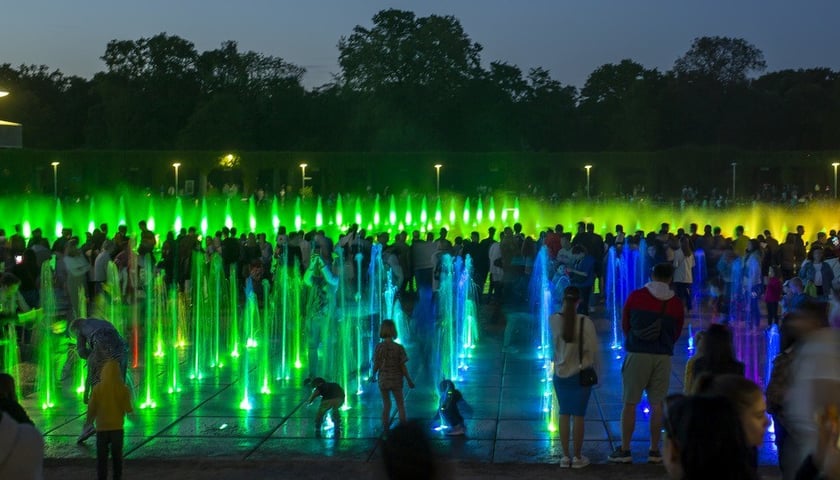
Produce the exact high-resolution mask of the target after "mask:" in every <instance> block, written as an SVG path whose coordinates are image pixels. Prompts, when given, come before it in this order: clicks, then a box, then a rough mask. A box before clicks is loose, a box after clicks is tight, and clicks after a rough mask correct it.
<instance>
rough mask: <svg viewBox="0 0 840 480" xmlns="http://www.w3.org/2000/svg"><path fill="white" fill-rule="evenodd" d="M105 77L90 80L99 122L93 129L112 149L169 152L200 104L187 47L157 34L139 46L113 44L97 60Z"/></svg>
mask: <svg viewBox="0 0 840 480" xmlns="http://www.w3.org/2000/svg"><path fill="white" fill-rule="evenodd" d="M102 60H103V61H104V62H105V66H106V67H107V71H106V72H104V73H100V74H97V75H96V76H94V85H95V91H96V92H97V93H98V95H99V104H98V105H95V106H94V112H95V113H96V114H97V115H102V116H103V117H104V119H105V120H104V122H102V123H101V124H100V127H99V128H97V129H96V131H98V133H99V134H102V133H104V134H105V135H106V137H105V138H106V140H104V142H103V141H102V140H101V139H98V138H95V137H91V138H90V141H91V143H94V144H97V143H105V144H106V145H108V146H111V147H131V148H139V147H145V148H172V147H174V146H175V144H176V139H177V137H178V133H179V132H180V131H181V130H182V129H183V128H184V127H185V126H186V124H187V121H188V119H189V118H190V116H191V115H192V114H193V112H194V111H195V108H196V105H197V102H198V98H199V82H198V76H197V68H196V63H197V61H198V52H197V51H196V49H195V45H193V43H192V42H190V41H188V40H185V39H183V38H180V37H178V36H174V35H167V34H166V33H160V34H158V35H155V36H153V37H150V38H140V39H139V40H112V41H110V42H108V45H107V47H106V48H105V53H104V54H103V55H102Z"/></svg>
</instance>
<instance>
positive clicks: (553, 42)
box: [0, 0, 840, 87]
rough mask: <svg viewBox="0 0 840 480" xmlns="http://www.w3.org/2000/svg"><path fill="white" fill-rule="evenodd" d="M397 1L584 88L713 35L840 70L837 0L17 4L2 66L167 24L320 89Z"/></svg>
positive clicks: (74, 68) (790, 60)
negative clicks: (614, 68)
mask: <svg viewBox="0 0 840 480" xmlns="http://www.w3.org/2000/svg"><path fill="white" fill-rule="evenodd" d="M385 8H399V9H404V10H411V11H413V12H415V13H416V14H418V15H419V16H425V15H429V14H441V15H454V16H455V17H456V18H458V19H459V20H460V21H461V23H462V24H463V26H464V29H465V30H466V32H467V34H468V35H469V36H470V38H471V39H472V40H473V41H477V42H478V43H480V44H482V45H483V46H484V51H483V52H482V54H481V57H482V61H483V62H484V63H485V64H489V63H490V62H491V61H494V60H499V61H506V62H508V63H511V64H515V65H518V66H519V67H520V68H522V70H523V71H524V72H527V70H528V69H529V68H531V67H535V66H542V67H544V68H547V69H549V70H550V71H551V74H552V76H553V77H554V78H556V79H558V80H560V81H561V82H563V83H565V84H572V85H576V86H578V87H580V86H582V85H583V83H584V82H585V81H586V78H587V76H588V75H589V73H590V72H592V70H594V69H595V68H597V67H598V66H599V65H602V64H604V63H613V62H618V61H620V60H621V59H624V58H630V59H633V60H635V61H637V62H639V63H641V64H643V65H644V66H645V67H648V68H654V67H655V68H658V69H660V70H662V71H665V70H668V69H670V68H671V66H672V65H673V62H674V60H675V59H676V58H677V57H679V56H681V55H682V54H683V53H685V52H686V50H688V48H689V46H690V45H691V42H692V40H693V39H694V38H695V37H698V36H705V35H722V36H731V37H741V38H745V39H746V40H747V41H749V42H751V43H753V44H754V45H755V46H757V47H758V48H760V49H761V50H762V51H763V52H764V55H765V59H766V60H767V67H768V71H773V70H780V69H785V68H809V67H830V68H832V69H834V70H840V50H838V46H839V45H840V28H838V26H837V24H838V21H840V2H838V1H836V0H814V1H811V0H809V1H807V2H791V1H781V0H761V1H758V0H743V1H742V0H738V1H732V0H703V1H698V2H683V1H674V0H609V1H607V0H603V1H597V0H577V1H566V0H519V1H516V0H424V1H419V0H414V1H393V0H392V1H377V0H312V1H302V0H294V1H285V0H243V1H241V2H236V1H231V0H224V1H221V0H166V1H164V0H144V1H135V2H128V1H125V0H84V1H81V2H70V1H67V0H28V1H16V2H11V1H10V2H4V5H3V7H2V13H0V63H11V64H12V65H15V66H17V65H19V64H21V63H27V64H29V63H34V64H45V65H48V66H49V67H51V68H58V69H60V70H61V71H62V72H64V73H65V74H71V75H79V76H82V77H86V78H90V77H91V76H92V75H93V74H94V73H95V72H97V71H102V70H104V64H103V63H102V61H101V60H100V59H99V57H100V56H101V55H102V53H103V52H104V50H105V45H106V44H107V42H108V41H109V40H112V39H122V40H136V39H138V38H140V37H148V36H152V35H155V34H157V33H160V32H167V33H168V34H172V35H178V36H180V37H183V38H185V39H187V40H190V41H192V42H194V43H195V45H196V48H197V49H198V51H199V52H201V51H204V50H210V49H214V48H217V47H218V46H219V45H220V44H221V42H223V41H225V40H235V41H237V42H238V43H239V48H240V51H246V50H254V51H257V52H260V53H264V54H267V55H274V56H278V57H282V58H283V59H285V60H287V61H290V62H292V63H295V64H297V65H300V66H303V67H305V68H306V69H307V74H306V76H305V78H304V84H305V85H306V86H307V87H314V86H318V85H321V84H324V83H326V82H329V81H330V79H331V74H332V73H338V71H339V69H338V63H337V62H338V49H337V47H336V45H337V43H338V40H339V38H340V37H341V36H342V35H345V36H346V35H349V34H350V33H351V31H352V29H353V27H354V26H355V25H357V24H360V25H363V26H370V25H371V17H373V15H374V14H375V13H376V12H377V11H379V10H382V9H385Z"/></svg>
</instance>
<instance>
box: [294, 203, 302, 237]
mask: <svg viewBox="0 0 840 480" xmlns="http://www.w3.org/2000/svg"><path fill="white" fill-rule="evenodd" d="M302 226H303V216H302V215H301V213H300V197H298V198H297V199H296V200H295V230H298V231H300V227H302Z"/></svg>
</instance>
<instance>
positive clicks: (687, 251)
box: [672, 236, 694, 312]
mask: <svg viewBox="0 0 840 480" xmlns="http://www.w3.org/2000/svg"><path fill="white" fill-rule="evenodd" d="M676 242H677V243H678V245H673V246H672V250H673V251H674V293H676V294H677V297H678V298H679V299H680V300H682V301H683V303H684V304H685V308H686V311H688V312H691V284H692V283H694V252H692V251H691V242H690V241H689V239H688V237H687V236H682V237H680V239H679V240H678V241H676Z"/></svg>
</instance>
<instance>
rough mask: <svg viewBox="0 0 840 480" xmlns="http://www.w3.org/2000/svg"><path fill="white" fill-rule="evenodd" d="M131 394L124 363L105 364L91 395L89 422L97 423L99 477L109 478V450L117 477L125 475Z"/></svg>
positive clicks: (97, 465)
mask: <svg viewBox="0 0 840 480" xmlns="http://www.w3.org/2000/svg"><path fill="white" fill-rule="evenodd" d="M132 411H133V409H132V408H131V394H130V393H129V390H128V387H127V386H126V384H125V382H124V381H123V377H122V373H121V372H120V365H119V364H118V363H117V362H116V361H114V360H108V361H107V362H105V365H104V366H103V367H102V374H101V377H100V381H99V383H98V384H96V386H94V387H93V390H92V391H91V394H90V400H89V401H88V411H87V424H91V423H95V425H96V470H97V473H98V475H99V478H108V450H109V447H110V451H111V457H112V458H113V463H114V478H115V479H119V478H121V477H122V452H123V440H124V431H123V423H124V421H125V414H126V413H130V412H132Z"/></svg>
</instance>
